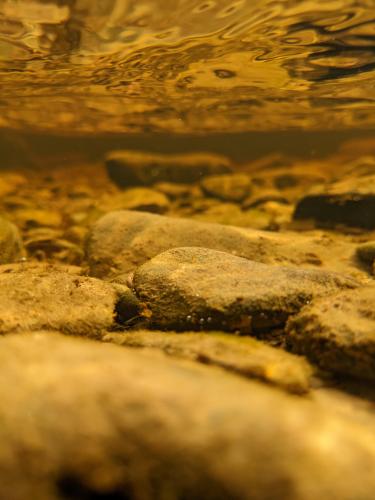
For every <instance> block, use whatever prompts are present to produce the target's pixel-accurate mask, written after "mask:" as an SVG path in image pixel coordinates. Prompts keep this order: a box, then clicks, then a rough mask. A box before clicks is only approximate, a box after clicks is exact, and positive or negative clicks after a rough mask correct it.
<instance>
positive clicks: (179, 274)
mask: <svg viewBox="0 0 375 500" xmlns="http://www.w3.org/2000/svg"><path fill="white" fill-rule="evenodd" d="M356 286H357V283H356V282H355V281H354V280H352V279H349V278H345V277H344V276H340V275H339V274H335V273H329V272H326V271H321V270H310V269H309V270H306V269H293V268H288V267H281V266H268V265H264V264H260V263H258V262H252V261H249V260H247V259H243V258H240V257H236V256H234V255H231V254H227V253H224V252H218V251H215V250H208V249H204V248H175V249H173V250H169V251H167V252H164V253H162V254H160V255H158V256H157V257H154V258H153V259H151V260H150V261H149V262H147V263H146V264H144V265H142V266H141V267H139V268H138V269H137V270H136V271H135V273H134V280H133V287H134V289H135V291H136V293H137V296H138V298H139V299H140V300H141V301H142V302H145V303H146V305H147V306H148V308H149V309H150V310H151V320H150V321H151V324H152V325H153V326H154V327H156V328H166V329H177V330H184V329H185V330H186V329H189V328H191V329H200V328H201V329H206V330H216V329H218V330H225V331H236V330H238V331H240V332H242V333H247V334H251V333H258V332H263V331H266V330H269V329H270V328H275V327H281V326H283V325H284V324H285V322H286V320H287V319H288V317H289V316H290V315H292V314H295V313H297V312H298V311H299V310H300V309H301V308H302V307H303V306H304V305H306V304H308V303H309V302H310V301H311V300H312V299H313V298H314V297H319V296H321V295H329V294H332V293H337V292H338V291H339V290H340V289H345V288H355V287H356Z"/></svg>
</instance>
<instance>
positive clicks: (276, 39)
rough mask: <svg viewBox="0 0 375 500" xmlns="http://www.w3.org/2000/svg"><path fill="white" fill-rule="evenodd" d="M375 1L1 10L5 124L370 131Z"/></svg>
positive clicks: (177, 2) (85, 0)
mask: <svg viewBox="0 0 375 500" xmlns="http://www.w3.org/2000/svg"><path fill="white" fill-rule="evenodd" d="M374 7H375V4H374V0H327V1H324V2H322V1H318V0H298V1H296V0H235V1H230V0H101V1H100V2H95V1H92V0H55V1H52V0H49V1H44V0H39V1H36V0H1V2H0V75H1V76H0V78H1V96H0V97H1V99H0V111H1V112H0V126H1V127H3V128H7V129H17V130H22V131H27V132H30V131H43V132H45V131H48V132H52V133H54V134H70V135H72V134H73V135H74V134H76V133H89V134H92V133H95V134H98V133H111V134H114V133H121V134H122V133H144V132H159V133H160V132H162V133H168V134H170V133H173V134H176V133H179V134H181V133H190V134H191V133H193V134H208V133H219V132H220V133H234V132H238V133H239V132H249V131H280V130H305V131H313V130H315V131H322V130H355V129H369V128H373V127H375V112H374V111H375V85H374V81H375V9H374Z"/></svg>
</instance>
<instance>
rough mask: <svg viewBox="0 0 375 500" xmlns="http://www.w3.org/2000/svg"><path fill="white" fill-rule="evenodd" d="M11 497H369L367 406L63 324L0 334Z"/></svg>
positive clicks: (4, 480)
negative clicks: (95, 337)
mask: <svg viewBox="0 0 375 500" xmlns="http://www.w3.org/2000/svg"><path fill="white" fill-rule="evenodd" d="M0 372H1V376H0V398H1V402H2V404H1V406H0V421H1V428H0V435H1V449H0V482H1V495H2V497H3V498H4V499H12V500H25V499H31V498H33V499H34V498H35V499H38V500H61V499H68V498H69V499H72V498H79V499H83V498H134V499H164V498H171V499H177V498H194V499H197V500H203V499H204V500H214V499H215V500H219V499H220V500H224V499H228V498H231V499H244V500H260V499H266V498H275V495H276V496H277V498H278V499H280V500H316V499H317V498H319V499H327V500H328V499H331V498H332V497H333V496H334V497H335V498H339V499H340V500H358V499H359V498H360V499H361V500H371V499H372V497H373V491H374V489H375V447H374V442H375V431H374V426H373V425H371V424H368V425H367V424H364V423H363V421H362V419H361V418H358V419H357V418H356V416H355V415H356V414H355V413H354V416H352V418H349V417H346V416H343V415H338V414H336V413H335V412H333V411H329V410H327V409H324V408H323V407H322V405H319V404H315V403H313V402H309V401H305V400H303V399H302V398H296V397H294V396H290V395H287V394H285V393H283V392H281V391H278V390H276V389H273V388H271V387H267V386H265V385H262V384H259V383H257V382H252V381H245V380H243V379H242V380H241V379H240V378H239V377H236V376H234V375H230V374H227V373H225V372H223V371H222V370H219V369H215V368H213V367H210V368H207V367H203V366H200V365H197V364H195V363H192V362H188V361H181V360H172V359H170V358H169V359H168V358H166V357H161V356H157V355H156V354H154V355H152V353H141V352H136V351H134V350H129V349H126V348H120V347H117V346H113V345H103V344H99V343H94V342H90V341H87V340H82V339H72V338H67V337H61V336H58V335H56V334H51V335H45V334H30V335H26V336H23V335H14V336H7V337H5V338H2V339H0Z"/></svg>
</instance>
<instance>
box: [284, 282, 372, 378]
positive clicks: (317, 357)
mask: <svg viewBox="0 0 375 500" xmlns="http://www.w3.org/2000/svg"><path fill="white" fill-rule="evenodd" d="M287 335H288V337H287V340H288V343H289V345H290V346H291V348H292V349H293V350H294V351H295V352H298V353H302V354H306V355H307V356H308V357H309V358H310V359H311V360H312V361H313V362H315V363H317V364H318V365H320V366H321V367H322V368H324V369H326V370H328V371H331V372H334V373H340V374H343V375H352V376H355V377H360V378H364V379H370V380H375V287H374V286H371V287H364V288H360V289H358V290H355V291H352V292H350V293H341V294H339V295H337V296H335V297H333V298H325V299H321V300H319V301H316V302H314V303H313V304H312V305H311V306H310V307H306V308H305V309H303V310H302V311H301V312H300V314H299V315H297V316H296V317H295V318H292V319H291V320H290V321H289V323H288V327H287Z"/></svg>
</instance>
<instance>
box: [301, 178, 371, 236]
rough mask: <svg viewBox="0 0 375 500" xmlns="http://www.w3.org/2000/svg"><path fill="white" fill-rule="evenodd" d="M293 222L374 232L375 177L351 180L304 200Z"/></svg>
mask: <svg viewBox="0 0 375 500" xmlns="http://www.w3.org/2000/svg"><path fill="white" fill-rule="evenodd" d="M294 218H295V219H297V220H300V219H314V220H315V221H316V222H318V223H322V224H324V225H325V226H328V227H335V226H337V225H345V226H350V227H359V228H363V229H375V175H369V176H364V177H359V178H358V179H353V178H350V179H349V180H345V181H340V182H337V183H334V184H332V185H329V186H328V187H326V188H325V189H324V190H323V191H319V190H318V191H316V192H315V191H314V192H313V193H311V194H308V195H306V196H304V197H303V198H302V199H301V200H300V201H299V202H298V204H297V206H296V209H295V212H294Z"/></svg>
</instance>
